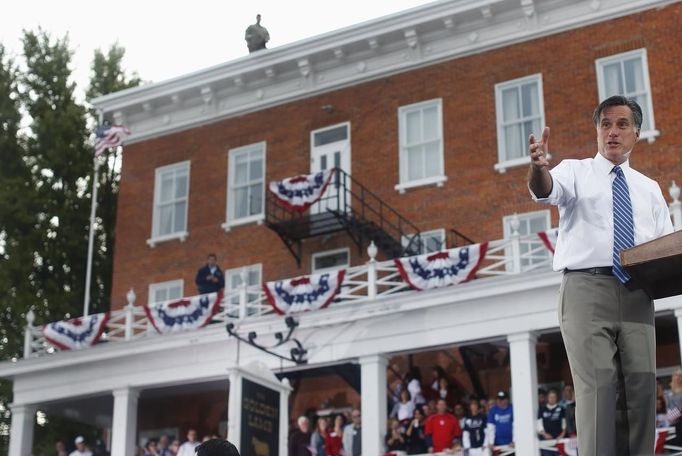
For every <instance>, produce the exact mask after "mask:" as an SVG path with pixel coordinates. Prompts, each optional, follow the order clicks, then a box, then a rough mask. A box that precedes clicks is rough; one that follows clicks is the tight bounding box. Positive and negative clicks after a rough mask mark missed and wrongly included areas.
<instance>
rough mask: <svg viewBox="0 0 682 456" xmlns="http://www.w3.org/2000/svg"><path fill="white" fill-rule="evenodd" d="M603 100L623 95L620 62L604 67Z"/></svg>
mask: <svg viewBox="0 0 682 456" xmlns="http://www.w3.org/2000/svg"><path fill="white" fill-rule="evenodd" d="M604 89H605V90H606V93H604V98H608V97H610V96H612V95H622V94H623V82H622V77H621V72H620V62H614V63H610V64H608V65H604Z"/></svg>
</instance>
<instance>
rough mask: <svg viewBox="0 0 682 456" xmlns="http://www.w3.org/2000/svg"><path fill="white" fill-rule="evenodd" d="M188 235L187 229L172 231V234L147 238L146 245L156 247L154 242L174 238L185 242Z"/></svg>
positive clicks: (157, 242) (158, 242)
mask: <svg viewBox="0 0 682 456" xmlns="http://www.w3.org/2000/svg"><path fill="white" fill-rule="evenodd" d="M188 237H189V233H188V232H187V231H181V232H179V233H173V234H165V235H163V236H158V237H153V238H151V239H147V245H148V246H149V247H152V248H154V247H156V244H160V243H162V242H167V241H173V240H175V239H179V240H180V242H185V241H186V240H187V238H188Z"/></svg>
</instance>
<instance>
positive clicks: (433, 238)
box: [422, 234, 445, 253]
mask: <svg viewBox="0 0 682 456" xmlns="http://www.w3.org/2000/svg"><path fill="white" fill-rule="evenodd" d="M422 241H423V242H424V248H425V251H424V253H431V252H438V251H440V250H442V249H444V248H445V246H444V245H443V242H442V237H441V235H440V234H427V235H422Z"/></svg>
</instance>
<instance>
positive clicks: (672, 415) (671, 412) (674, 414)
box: [666, 406, 682, 426]
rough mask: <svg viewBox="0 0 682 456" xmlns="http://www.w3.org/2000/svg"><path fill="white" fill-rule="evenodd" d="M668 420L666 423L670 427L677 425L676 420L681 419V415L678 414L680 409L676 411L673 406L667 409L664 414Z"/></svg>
mask: <svg viewBox="0 0 682 456" xmlns="http://www.w3.org/2000/svg"><path fill="white" fill-rule="evenodd" d="M666 415H667V418H668V423H670V425H671V426H672V425H673V424H675V423H677V420H679V419H680V417H682V413H680V409H678V408H677V407H675V406H672V407H671V408H669V409H668V413H667V414H666Z"/></svg>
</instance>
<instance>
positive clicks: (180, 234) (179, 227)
mask: <svg viewBox="0 0 682 456" xmlns="http://www.w3.org/2000/svg"><path fill="white" fill-rule="evenodd" d="M189 165H190V162H189V161H184V162H180V163H175V164H172V165H167V166H162V167H160V168H156V172H155V176H154V214H153V217H152V236H151V239H149V240H148V241H147V243H148V244H149V245H150V246H152V247H154V245H155V244H156V243H158V242H161V241H166V240H169V239H180V240H181V241H184V240H185V239H186V238H187V235H188V233H187V206H188V205H189V204H188V203H189V169H190V166H189Z"/></svg>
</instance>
